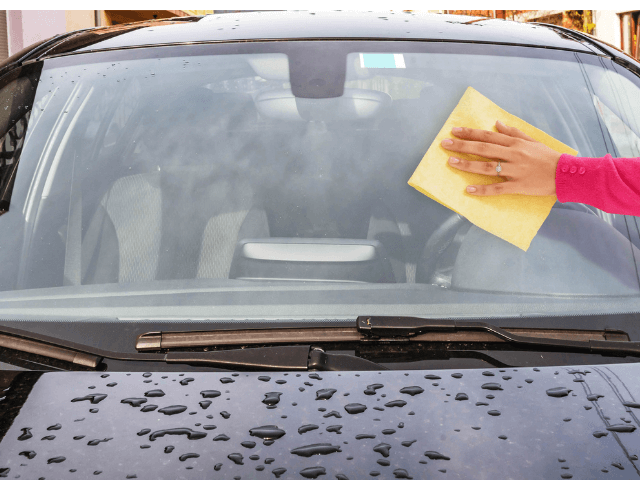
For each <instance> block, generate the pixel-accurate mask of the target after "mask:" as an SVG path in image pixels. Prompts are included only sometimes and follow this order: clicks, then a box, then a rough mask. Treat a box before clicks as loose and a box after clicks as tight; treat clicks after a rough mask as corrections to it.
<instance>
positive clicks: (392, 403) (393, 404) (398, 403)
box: [384, 400, 407, 407]
mask: <svg viewBox="0 0 640 480" xmlns="http://www.w3.org/2000/svg"><path fill="white" fill-rule="evenodd" d="M406 404H407V402H405V401H404V400H392V401H390V402H387V403H385V404H384V406H385V407H404V406H405V405H406Z"/></svg>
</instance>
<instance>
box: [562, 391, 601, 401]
mask: <svg viewBox="0 0 640 480" xmlns="http://www.w3.org/2000/svg"><path fill="white" fill-rule="evenodd" d="M569 391H571V390H569ZM603 397H604V395H599V394H597V393H591V394H589V395H587V400H589V401H590V402H597V401H598V399H599V398H603Z"/></svg>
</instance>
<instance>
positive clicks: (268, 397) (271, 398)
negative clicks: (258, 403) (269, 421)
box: [262, 392, 282, 406]
mask: <svg viewBox="0 0 640 480" xmlns="http://www.w3.org/2000/svg"><path fill="white" fill-rule="evenodd" d="M280 395H282V392H268V393H265V394H264V399H263V400H262V403H264V404H265V405H269V406H273V405H277V404H278V402H279V401H280Z"/></svg>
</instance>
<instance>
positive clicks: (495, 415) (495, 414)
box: [487, 410, 500, 417]
mask: <svg viewBox="0 0 640 480" xmlns="http://www.w3.org/2000/svg"><path fill="white" fill-rule="evenodd" d="M487 413H488V414H489V415H491V416H492V417H498V416H500V411H499V410H489V411H488V412H487Z"/></svg>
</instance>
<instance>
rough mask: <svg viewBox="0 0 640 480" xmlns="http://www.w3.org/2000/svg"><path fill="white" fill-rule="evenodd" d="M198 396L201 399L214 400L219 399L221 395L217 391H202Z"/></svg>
mask: <svg viewBox="0 0 640 480" xmlns="http://www.w3.org/2000/svg"><path fill="white" fill-rule="evenodd" d="M200 395H202V398H216V397H219V396H220V395H221V393H220V392H219V391H218V390H203V391H201V392H200Z"/></svg>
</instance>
